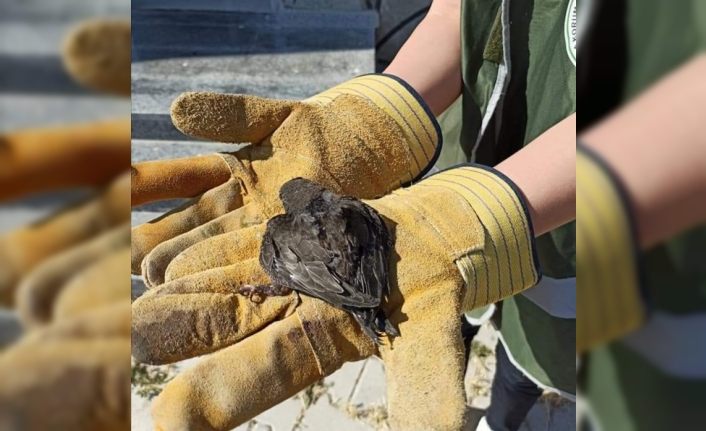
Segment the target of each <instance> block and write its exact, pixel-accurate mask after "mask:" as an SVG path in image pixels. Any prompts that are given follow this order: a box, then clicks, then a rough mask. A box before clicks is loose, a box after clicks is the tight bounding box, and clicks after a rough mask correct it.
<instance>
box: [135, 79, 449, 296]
mask: <svg viewBox="0 0 706 431" xmlns="http://www.w3.org/2000/svg"><path fill="white" fill-rule="evenodd" d="M171 115H172V121H173V123H174V124H175V125H176V127H177V128H179V129H180V130H181V131H183V132H184V133H186V134H189V135H193V136H196V137H199V138H205V139H210V140H217V141H223V142H233V143H244V142H247V143H250V145H249V146H247V147H245V148H243V149H241V150H240V151H237V152H235V153H232V154H214V155H210V156H200V157H190V158H185V159H175V160H167V161H152V162H145V163H139V164H137V165H135V166H134V167H133V183H132V190H133V205H139V204H141V203H144V202H148V201H155V200H159V199H168V198H177V197H180V198H183V197H194V196H197V195H200V196H198V197H196V198H195V199H194V200H192V201H191V202H189V203H187V204H186V205H185V206H183V207H180V208H178V209H176V210H174V211H172V212H170V213H168V214H166V215H164V216H162V217H160V218H159V219H158V220H155V221H153V222H150V223H145V224H143V225H141V226H138V227H137V228H135V230H134V234H133V264H132V270H133V272H134V273H136V274H139V273H142V274H143V275H144V276H145V281H146V283H147V284H148V286H152V285H157V284H160V283H161V282H162V281H163V277H164V269H165V264H166V263H168V262H169V261H170V260H171V259H172V258H173V257H174V256H176V254H178V253H179V252H180V251H181V250H183V249H184V248H185V247H187V246H189V245H191V244H193V243H194V242H196V241H200V240H202V239H204V238H205V236H212V235H216V234H219V233H223V232H227V231H230V230H234V229H236V228H238V227H240V226H242V225H251V224H258V223H261V222H262V221H264V220H267V219H268V218H270V217H272V216H274V215H276V214H278V213H279V212H281V209H282V206H281V203H280V202H279V198H278V191H279V188H280V186H281V185H282V184H284V183H285V182H286V181H288V180H290V179H292V178H295V177H304V178H307V179H310V180H313V181H316V182H318V183H320V184H323V185H325V186H327V187H330V188H331V189H332V190H334V191H336V192H338V193H342V194H347V195H354V196H358V197H362V198H376V197H380V196H382V195H384V194H385V193H388V192H390V191H392V190H394V189H396V188H399V187H400V185H402V184H406V183H409V182H411V181H413V180H415V179H418V178H420V177H421V176H422V175H423V174H424V173H425V172H426V171H427V170H428V168H429V167H431V165H432V164H433V162H434V159H435V158H436V156H437V154H438V151H439V150H440V147H441V133H440V131H439V126H438V124H437V123H436V121H435V119H434V117H433V115H432V114H431V113H430V111H429V110H428V109H427V108H426V105H425V104H424V102H423V101H422V100H421V98H420V97H419V96H418V95H417V94H416V93H415V92H414V90H413V89H411V88H410V87H409V86H408V85H407V84H405V83H404V82H402V81H401V80H399V79H397V78H395V77H392V76H387V75H365V76H361V77H358V78H355V79H353V80H351V81H348V82H346V83H343V84H341V85H339V86H337V87H334V88H332V89H330V90H328V91H325V92H323V93H321V94H318V95H316V96H314V97H312V98H310V99H307V100H304V101H285V100H272V99H264V98H260V97H254V96H247V95H237V94H236V95H226V94H215V93H186V94H182V95H181V96H180V97H179V98H177V99H176V100H175V101H174V103H173V104H172V111H171ZM205 224H207V225H208V226H209V227H208V229H203V230H199V235H201V236H191V237H181V239H180V243H179V244H176V243H171V244H169V245H167V244H163V245H162V246H161V247H160V249H159V250H155V247H156V246H157V245H158V244H161V243H165V242H167V241H168V240H169V239H172V238H174V237H176V236H178V235H180V234H182V233H185V232H188V231H190V230H192V229H194V228H196V227H198V226H201V225H205ZM150 252H152V255H151V256H150V257H147V258H145V256H146V255H148V253H150Z"/></svg>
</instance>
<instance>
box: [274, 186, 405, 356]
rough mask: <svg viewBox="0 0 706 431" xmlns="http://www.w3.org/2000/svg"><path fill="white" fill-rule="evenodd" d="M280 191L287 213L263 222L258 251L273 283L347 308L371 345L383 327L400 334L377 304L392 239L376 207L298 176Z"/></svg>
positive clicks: (382, 291) (385, 285)
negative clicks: (368, 337) (264, 225)
mask: <svg viewBox="0 0 706 431" xmlns="http://www.w3.org/2000/svg"><path fill="white" fill-rule="evenodd" d="M279 196H280V199H281V200H282V204H283V205H284V209H285V211H286V213H285V214H282V215H279V216H276V217H274V218H272V219H271V220H270V221H269V222H268V223H267V230H266V232H265V235H264V238H263V241H262V248H261V250H260V264H261V265H262V267H263V268H264V269H265V272H267V274H268V275H269V276H270V278H271V279H272V282H273V286H282V287H284V288H290V289H293V290H296V291H298V292H300V293H303V294H305V295H309V296H313V297H315V298H319V299H321V300H323V301H326V302H328V303H329V304H331V305H333V306H334V307H337V308H340V309H342V310H345V311H347V312H349V313H350V314H351V315H352V316H353V317H354V318H355V320H356V321H357V322H358V323H359V324H360V326H361V328H362V329H363V332H365V333H366V334H367V335H368V336H370V338H372V339H373V341H374V342H375V343H376V344H379V343H380V336H381V335H382V333H383V332H384V333H386V334H388V335H390V336H399V332H398V331H397V329H395V328H394V327H393V326H392V324H391V323H390V321H389V320H387V317H386V316H385V314H384V313H383V311H382V309H381V302H382V299H383V297H386V296H387V295H388V294H389V286H388V256H389V254H390V250H391V248H392V242H391V239H390V234H389V233H388V231H387V227H386V226H385V223H384V222H383V220H382V217H380V215H379V214H378V213H377V211H375V210H374V209H373V208H371V207H369V206H368V205H366V204H364V203H363V202H361V201H359V200H358V199H355V198H352V197H346V196H339V195H336V194H335V193H333V192H331V191H329V190H327V189H326V188H324V187H322V186H320V185H318V184H316V183H314V182H311V181H309V180H306V179H303V178H295V179H293V180H290V181H288V182H287V183H285V184H284V185H283V186H282V188H281V189H280V192H279Z"/></svg>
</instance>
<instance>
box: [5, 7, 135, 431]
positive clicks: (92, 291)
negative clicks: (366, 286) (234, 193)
mask: <svg viewBox="0 0 706 431" xmlns="http://www.w3.org/2000/svg"><path fill="white" fill-rule="evenodd" d="M0 10H2V13H1V14H0V65H1V66H0V382H1V383H0V429H3V430H49V429H75V430H88V429H111V430H112V429H116V430H117V429H128V428H129V405H128V402H129V392H128V391H129V387H128V385H127V382H128V379H129V371H130V370H129V349H130V339H129V317H130V314H129V301H128V300H127V298H128V296H127V294H128V289H129V287H128V286H129V277H128V274H129V248H127V247H128V245H129V223H128V218H129V202H130V195H129V187H130V180H129V177H128V176H127V173H128V168H129V163H130V123H129V112H130V100H129V79H130V78H129V73H130V27H129V19H130V5H129V1H126V0H97V1H93V0H91V1H86V0H58V1H36V0H29V1H24V0H1V1H0ZM97 394H101V396H96V395H97Z"/></svg>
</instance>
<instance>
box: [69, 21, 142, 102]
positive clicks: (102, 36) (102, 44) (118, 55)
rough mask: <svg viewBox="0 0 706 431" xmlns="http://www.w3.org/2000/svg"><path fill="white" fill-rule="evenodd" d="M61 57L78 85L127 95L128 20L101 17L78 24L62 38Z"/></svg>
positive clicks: (128, 74)
mask: <svg viewBox="0 0 706 431" xmlns="http://www.w3.org/2000/svg"><path fill="white" fill-rule="evenodd" d="M62 59H63V62H64V67H66V70H67V71H68V72H69V73H70V74H71V76H72V77H73V78H74V79H75V80H76V81H77V82H79V83H81V84H82V85H85V86H86V87H89V88H92V89H95V90H98V91H103V92H106V93H111V94H117V95H120V96H126V97H130V59H131V55H130V21H128V20H121V21H118V20H104V19H101V20H89V21H85V22H83V23H81V24H79V25H78V26H76V28H74V29H73V30H72V31H71V32H70V33H69V34H68V35H67V37H66V39H65V40H64V44H63V49H62Z"/></svg>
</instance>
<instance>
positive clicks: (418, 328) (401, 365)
mask: <svg viewBox="0 0 706 431" xmlns="http://www.w3.org/2000/svg"><path fill="white" fill-rule="evenodd" d="M447 284H448V285H447V286H434V287H433V288H431V287H425V288H424V289H422V290H420V291H417V292H409V293H408V294H406V295H405V296H404V303H403V305H402V307H401V308H400V309H399V310H398V311H396V312H394V313H391V314H389V315H388V317H389V318H390V320H391V321H392V322H395V323H397V324H398V328H399V332H400V334H401V336H399V337H395V338H394V339H392V341H391V343H390V344H385V345H383V346H382V347H381V348H380V353H381V356H382V359H383V361H384V362H385V375H386V378H387V398H388V412H389V415H390V425H391V428H392V429H424V430H449V429H462V428H463V423H464V422H463V421H464V413H465V405H466V395H465V391H464V384H463V378H464V370H465V367H464V357H465V355H464V346H463V340H462V337H461V325H460V324H459V316H460V315H461V312H462V311H461V309H462V306H461V299H460V298H459V296H460V295H453V294H452V292H459V291H460V290H461V287H460V286H458V285H456V284H455V283H453V282H449V283H447ZM439 292H443V293H444V295H439V294H438V293H439ZM431 304H433V307H431V306H430V305H431Z"/></svg>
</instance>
